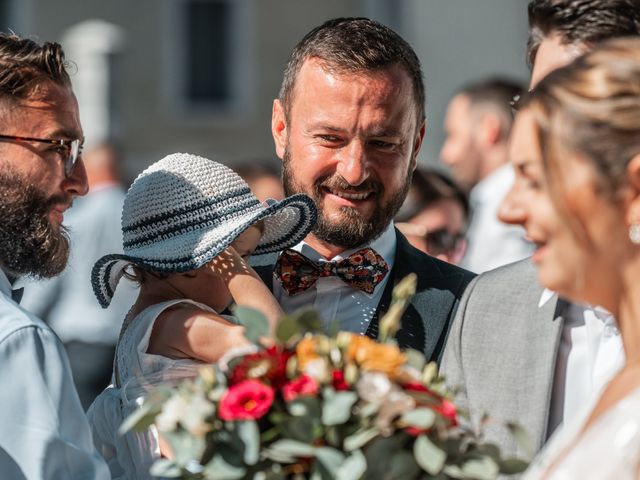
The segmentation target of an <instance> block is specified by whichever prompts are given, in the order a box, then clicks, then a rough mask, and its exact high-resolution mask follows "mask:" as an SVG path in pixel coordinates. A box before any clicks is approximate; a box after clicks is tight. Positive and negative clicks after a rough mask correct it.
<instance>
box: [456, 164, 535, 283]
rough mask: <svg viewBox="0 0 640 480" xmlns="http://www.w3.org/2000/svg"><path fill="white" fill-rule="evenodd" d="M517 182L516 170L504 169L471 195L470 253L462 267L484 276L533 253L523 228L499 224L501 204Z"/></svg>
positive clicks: (475, 188)
mask: <svg viewBox="0 0 640 480" xmlns="http://www.w3.org/2000/svg"><path fill="white" fill-rule="evenodd" d="M514 179H515V173H514V171H513V167H512V166H511V165H509V164H507V165H503V166H502V167H500V168H498V169H496V170H495V171H493V172H492V173H491V174H489V175H488V176H486V177H485V178H483V179H482V181H481V182H479V183H478V184H477V185H476V186H475V187H474V188H473V190H472V191H471V196H470V198H469V202H470V204H471V222H470V224H469V229H468V230H467V238H468V246H467V251H466V253H465V255H464V258H463V259H462V263H461V266H462V267H463V268H466V269H467V270H469V271H471V272H476V273H482V272H486V271H487V270H491V269H494V268H496V267H500V266H502V265H506V264H507V263H511V262H515V261H516V260H522V259H523V258H526V257H528V256H529V255H531V254H532V253H533V244H532V243H531V242H528V241H527V240H526V239H525V232H524V230H523V229H522V227H520V226H515V225H506V224H504V223H502V222H501V221H500V220H498V210H499V208H500V204H501V203H502V200H503V199H504V197H505V196H506V194H507V192H508V191H509V189H510V188H511V185H513V181H514Z"/></svg>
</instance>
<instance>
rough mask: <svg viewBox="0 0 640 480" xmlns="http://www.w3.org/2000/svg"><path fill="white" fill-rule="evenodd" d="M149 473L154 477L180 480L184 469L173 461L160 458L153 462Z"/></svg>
mask: <svg viewBox="0 0 640 480" xmlns="http://www.w3.org/2000/svg"><path fill="white" fill-rule="evenodd" d="M149 473H150V474H151V475H152V476H154V477H164V478H178V477H180V475H182V469H181V468H180V467H179V466H178V465H176V463H175V462H174V461H173V460H169V459H168V458H160V459H158V460H156V461H155V462H153V465H151V468H150V469H149Z"/></svg>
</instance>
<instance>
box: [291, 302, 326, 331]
mask: <svg viewBox="0 0 640 480" xmlns="http://www.w3.org/2000/svg"><path fill="white" fill-rule="evenodd" d="M293 315H294V316H295V318H296V321H297V322H298V325H299V328H300V334H301V335H304V334H305V333H323V330H322V323H323V322H322V317H321V316H320V314H319V313H318V312H317V311H316V310H315V309H309V308H306V309H302V310H298V311H297V312H295V313H294V314H293Z"/></svg>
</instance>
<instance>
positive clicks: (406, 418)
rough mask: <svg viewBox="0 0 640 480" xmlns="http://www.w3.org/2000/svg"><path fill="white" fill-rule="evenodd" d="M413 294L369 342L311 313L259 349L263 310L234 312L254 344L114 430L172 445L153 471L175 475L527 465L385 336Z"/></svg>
mask: <svg viewBox="0 0 640 480" xmlns="http://www.w3.org/2000/svg"><path fill="white" fill-rule="evenodd" d="M414 292H415V277H411V276H410V277H407V278H406V279H404V280H403V281H402V282H401V283H400V284H399V285H398V286H397V287H396V288H395V290H394V294H393V297H394V298H393V301H392V305H391V307H390V309H389V312H387V314H386V315H385V316H384V318H382V319H381V321H380V337H379V339H378V341H377V342H376V341H374V340H372V339H370V338H367V337H363V336H360V335H356V334H352V333H347V332H338V333H336V334H335V335H325V334H323V333H322V330H321V319H320V318H319V316H318V315H317V313H315V312H312V311H303V312H299V313H298V314H296V315H292V316H287V317H284V318H283V319H282V320H281V321H280V323H279V326H278V329H277V339H276V341H275V343H274V344H271V345H269V346H266V347H265V346H264V345H260V344H259V339H260V338H262V337H264V334H265V333H266V325H267V323H266V319H265V318H264V317H262V315H261V314H259V313H258V312H256V311H254V310H249V309H244V308H237V309H235V311H234V313H235V314H236V316H237V317H238V318H239V319H240V320H241V322H242V323H243V324H244V325H245V326H246V332H247V337H248V338H250V339H251V340H253V341H255V342H256V347H255V348H253V349H252V351H250V352H247V351H246V350H245V351H244V352H236V353H235V354H233V353H231V354H230V355H227V356H226V358H223V359H222V360H221V361H220V362H219V364H217V365H212V366H207V367H203V368H202V369H201V370H200V372H199V375H198V376H197V377H196V378H194V379H191V380H187V381H184V382H183V383H181V384H179V385H178V386H171V387H169V386H166V387H160V388H158V389H156V390H155V391H153V392H152V393H151V394H150V395H149V396H148V397H147V398H146V400H145V402H144V403H143V405H142V407H141V408H140V409H139V410H138V411H136V413H134V414H133V415H132V416H131V417H129V418H128V419H127V421H125V423H124V424H123V426H122V428H121V431H123V432H124V431H127V430H128V429H131V428H135V429H144V428H149V427H150V426H151V425H153V426H154V428H157V430H158V432H159V435H160V436H161V437H162V438H163V439H164V440H165V442H167V443H168V444H169V446H170V448H171V450H172V454H173V455H172V456H171V458H163V459H159V460H158V461H156V463H155V464H154V466H153V468H152V473H153V474H154V475H157V476H161V477H168V478H182V479H212V480H213V479H215V480H235V479H238V480H239V479H262V480H276V479H298V478H300V479H304V478H311V479H315V480H324V479H333V478H339V479H344V480H357V479H422V478H438V479H448V478H456V479H491V478H495V477H496V476H497V475H498V474H499V473H516V472H519V471H522V470H523V469H524V467H525V466H526V464H525V463H524V462H522V461H520V460H517V459H506V460H505V459H502V458H501V457H500V454H499V451H498V449H497V448H496V447H495V446H493V445H487V444H483V443H482V442H481V440H480V436H479V434H478V433H477V432H475V431H473V430H471V429H469V428H465V427H463V426H461V425H460V424H459V412H458V411H457V409H456V407H455V405H454V404H453V403H452V401H451V398H450V394H448V393H447V392H445V390H444V385H443V382H442V380H441V379H440V378H438V377H437V373H436V372H437V369H436V367H435V365H434V364H425V360H424V356H423V355H422V353H420V352H415V351H404V352H402V351H400V349H399V348H398V347H397V345H396V344H395V343H394V341H393V340H392V338H393V336H394V334H395V332H396V331H397V329H398V328H399V325H400V317H401V315H402V313H403V312H404V310H405V308H406V305H407V303H408V301H409V299H410V298H411V296H412V295H413V293H414Z"/></svg>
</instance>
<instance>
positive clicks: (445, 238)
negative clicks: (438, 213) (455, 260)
mask: <svg viewBox="0 0 640 480" xmlns="http://www.w3.org/2000/svg"><path fill="white" fill-rule="evenodd" d="M426 240H427V250H428V251H429V253H430V254H432V255H440V254H442V253H450V252H452V251H454V250H455V249H456V248H457V247H458V245H459V244H460V242H461V241H462V240H464V233H462V232H458V233H452V232H450V231H449V230H447V229H446V228H441V229H438V230H431V231H429V232H428V233H427V235H426Z"/></svg>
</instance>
